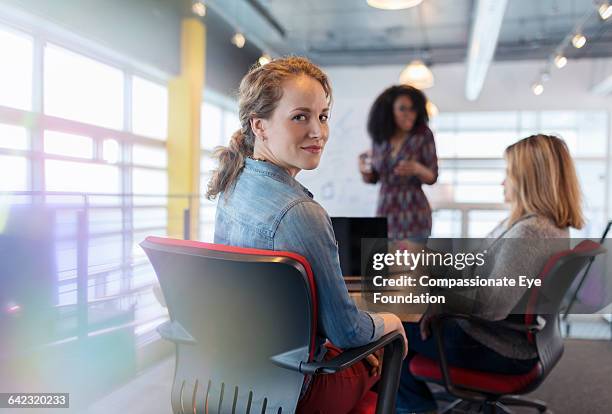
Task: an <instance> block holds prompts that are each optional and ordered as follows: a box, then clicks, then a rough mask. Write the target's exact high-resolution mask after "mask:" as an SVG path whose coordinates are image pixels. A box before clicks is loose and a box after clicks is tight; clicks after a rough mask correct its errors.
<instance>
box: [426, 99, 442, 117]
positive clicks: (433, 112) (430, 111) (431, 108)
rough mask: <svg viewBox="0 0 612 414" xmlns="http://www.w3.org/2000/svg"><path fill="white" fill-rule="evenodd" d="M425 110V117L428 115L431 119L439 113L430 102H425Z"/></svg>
mask: <svg viewBox="0 0 612 414" xmlns="http://www.w3.org/2000/svg"><path fill="white" fill-rule="evenodd" d="M425 110H426V111H427V115H429V117H430V118H433V117H434V116H437V115H438V114H439V113H440V110H439V109H438V107H437V106H436V104H434V103H433V102H432V101H427V103H426V104H425Z"/></svg>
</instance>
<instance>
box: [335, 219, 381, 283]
mask: <svg viewBox="0 0 612 414" xmlns="http://www.w3.org/2000/svg"><path fill="white" fill-rule="evenodd" d="M331 221H332V226H333V228H334V233H335V235H336V241H337V242H338V252H339V254H340V268H341V269H342V274H343V275H344V276H359V275H361V260H362V257H361V239H386V238H387V218H386V217H332V218H331Z"/></svg>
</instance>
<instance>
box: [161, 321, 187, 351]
mask: <svg viewBox="0 0 612 414" xmlns="http://www.w3.org/2000/svg"><path fill="white" fill-rule="evenodd" d="M157 333H158V334H159V335H160V336H161V337H162V338H164V339H165V340H167V341H170V342H174V343H175V344H187V345H193V344H195V343H196V340H195V339H194V338H193V337H192V336H191V335H190V334H189V332H187V330H186V329H185V328H183V326H182V325H181V324H180V323H178V322H177V321H172V320H170V321H166V322H164V323H162V324H161V325H159V326H158V327H157Z"/></svg>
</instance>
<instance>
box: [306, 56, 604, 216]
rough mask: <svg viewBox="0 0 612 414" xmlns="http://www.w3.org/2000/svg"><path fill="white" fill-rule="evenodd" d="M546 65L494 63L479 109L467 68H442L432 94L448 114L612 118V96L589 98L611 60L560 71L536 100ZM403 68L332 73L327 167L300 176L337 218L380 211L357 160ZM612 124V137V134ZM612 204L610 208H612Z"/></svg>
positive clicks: (574, 63) (335, 70) (579, 63)
mask: <svg viewBox="0 0 612 414" xmlns="http://www.w3.org/2000/svg"><path fill="white" fill-rule="evenodd" d="M542 63H543V62H541V61H522V62H500V63H494V64H493V65H492V66H491V68H490V69H489V73H488V75H487V78H486V80H485V83H484V87H483V90H482V93H481V95H480V98H479V99H478V100H477V101H475V102H469V101H467V100H466V99H465V95H464V90H465V72H466V69H465V64H463V63H460V64H452V65H440V66H435V67H433V69H432V70H433V73H434V75H435V81H436V84H435V86H434V87H433V88H431V89H428V90H427V91H426V94H427V95H428V97H429V98H430V99H431V100H432V101H433V102H434V103H435V104H436V105H437V106H438V108H439V109H440V111H441V112H444V111H446V112H465V111H505V110H587V109H588V110H606V111H608V113H609V114H612V96H610V95H609V96H605V97H601V96H595V95H593V94H592V93H590V89H591V86H592V84H593V83H594V82H595V81H596V79H599V78H601V76H602V73H601V72H602V68H603V67H605V66H606V64H607V65H608V67H609V61H602V60H579V61H570V62H569V63H568V65H567V66H566V67H565V68H563V69H562V70H553V72H552V76H551V79H550V81H549V82H547V83H546V84H545V91H544V93H543V94H542V95H540V96H535V95H534V94H533V93H532V91H531V83H532V82H533V80H534V79H535V78H536V76H537V74H538V73H539V71H540V70H541V69H542ZM402 69H403V67H402V66H365V67H330V68H326V72H327V73H328V75H329V76H330V78H331V81H332V86H333V88H334V107H333V110H332V117H331V121H330V122H331V124H330V127H331V138H330V141H329V143H328V146H327V149H326V152H325V154H324V155H323V159H322V162H321V165H320V167H319V168H318V169H317V170H315V171H312V172H303V173H301V174H300V175H299V176H298V179H300V181H302V182H303V183H304V184H305V185H306V186H307V187H308V188H309V189H310V190H311V191H312V192H313V193H314V194H315V198H316V199H317V200H318V201H319V202H321V203H322V204H323V206H324V207H326V208H327V209H328V211H329V212H330V214H331V215H347V216H361V215H372V214H373V213H374V211H375V202H376V193H377V188H376V187H375V186H372V185H366V184H364V183H362V182H361V179H360V176H359V173H358V169H357V156H358V154H359V153H360V152H361V151H363V150H365V149H367V148H368V147H369V146H370V140H369V138H368V136H367V133H366V120H367V114H368V110H369V108H370V105H371V104H372V102H373V101H374V99H375V98H376V96H377V95H378V94H379V93H380V92H381V91H382V90H383V89H385V88H386V87H388V86H390V85H392V84H394V83H396V82H397V79H398V77H399V73H400V71H401V70H402ZM609 118H612V116H610V117H609ZM610 122H611V124H610V126H609V127H608V135H610V131H612V121H610ZM608 141H610V137H609V138H608ZM605 155H606V154H602V156H605ZM609 170H610V169H609ZM609 193H611V191H609ZM610 201H611V202H610V203H608V204H609V205H612V199H611V200H610Z"/></svg>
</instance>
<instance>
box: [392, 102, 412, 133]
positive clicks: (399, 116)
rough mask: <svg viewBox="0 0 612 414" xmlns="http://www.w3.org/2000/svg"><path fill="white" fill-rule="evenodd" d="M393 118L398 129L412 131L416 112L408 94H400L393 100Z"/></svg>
mask: <svg viewBox="0 0 612 414" xmlns="http://www.w3.org/2000/svg"><path fill="white" fill-rule="evenodd" d="M393 118H394V119H395V125H396V126H397V128H398V129H399V130H401V131H402V132H410V131H412V128H413V127H414V123H415V121H416V118H417V113H416V110H415V108H414V107H413V105H412V99H410V97H409V96H406V95H400V96H398V97H397V98H396V99H395V102H393Z"/></svg>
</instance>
